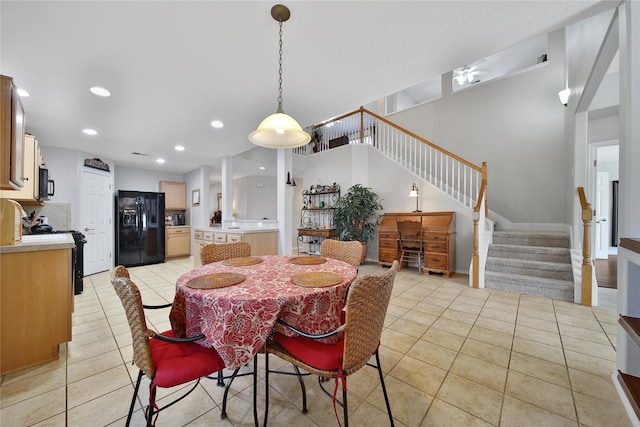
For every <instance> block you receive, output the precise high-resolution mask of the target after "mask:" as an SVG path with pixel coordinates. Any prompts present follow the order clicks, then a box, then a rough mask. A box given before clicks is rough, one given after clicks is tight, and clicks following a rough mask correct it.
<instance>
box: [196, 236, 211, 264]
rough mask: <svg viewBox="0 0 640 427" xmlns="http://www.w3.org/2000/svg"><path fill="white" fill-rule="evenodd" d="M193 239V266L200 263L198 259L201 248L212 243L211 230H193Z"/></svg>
mask: <svg viewBox="0 0 640 427" xmlns="http://www.w3.org/2000/svg"><path fill="white" fill-rule="evenodd" d="M193 239H194V242H195V250H194V251H193V266H194V267H200V266H201V265H202V261H201V260H200V253H201V252H202V248H204V247H205V245H210V244H212V243H214V241H213V231H201V230H195V231H194V232H193Z"/></svg>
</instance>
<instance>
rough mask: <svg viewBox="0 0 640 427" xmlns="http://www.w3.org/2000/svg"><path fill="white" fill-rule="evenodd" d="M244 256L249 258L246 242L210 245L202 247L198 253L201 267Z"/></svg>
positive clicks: (249, 247) (248, 247)
mask: <svg viewBox="0 0 640 427" xmlns="http://www.w3.org/2000/svg"><path fill="white" fill-rule="evenodd" d="M245 256H251V245H250V244H249V243H247V242H236V243H221V244H215V243H211V244H208V245H206V246H205V247H203V248H202V251H201V252H200V260H201V261H202V265H205V264H211V263H212V262H218V261H224V260H225V259H231V258H238V257H245Z"/></svg>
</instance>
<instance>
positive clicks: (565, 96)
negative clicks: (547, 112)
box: [558, 88, 571, 107]
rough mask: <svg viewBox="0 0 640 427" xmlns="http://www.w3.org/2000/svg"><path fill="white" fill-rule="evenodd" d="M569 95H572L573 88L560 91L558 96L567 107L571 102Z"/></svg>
mask: <svg viewBox="0 0 640 427" xmlns="http://www.w3.org/2000/svg"><path fill="white" fill-rule="evenodd" d="M569 96H571V89H569V88H567V89H563V90H561V91H560V92H558V98H560V102H562V105H564V106H565V107H566V106H567V105H568V104H569Z"/></svg>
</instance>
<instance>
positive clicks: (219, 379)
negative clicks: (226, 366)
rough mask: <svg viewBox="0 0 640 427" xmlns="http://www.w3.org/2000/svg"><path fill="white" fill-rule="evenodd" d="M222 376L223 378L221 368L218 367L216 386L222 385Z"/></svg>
mask: <svg viewBox="0 0 640 427" xmlns="http://www.w3.org/2000/svg"><path fill="white" fill-rule="evenodd" d="M223 378H224V374H223V372H222V369H220V370H219V371H218V382H217V383H216V385H217V386H218V387H224V381H223Z"/></svg>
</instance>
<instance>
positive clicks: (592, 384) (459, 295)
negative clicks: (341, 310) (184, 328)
mask: <svg viewBox="0 0 640 427" xmlns="http://www.w3.org/2000/svg"><path fill="white" fill-rule="evenodd" d="M189 269H191V261H190V260H188V259H183V260H177V261H171V262H168V263H165V264H158V265H152V266H146V267H136V268H132V269H130V271H131V273H132V279H133V280H134V282H135V283H136V284H137V285H138V286H139V287H140V289H141V291H142V294H143V300H144V302H145V303H147V304H158V303H162V302H164V301H171V300H172V299H173V293H174V283H175V281H176V279H177V278H178V277H179V276H180V275H181V274H183V273H185V272H186V271H188V270H189ZM381 271H382V269H379V268H378V267H377V266H375V265H363V266H361V268H360V274H364V273H377V272H381ZM109 280H110V273H109V272H105V273H100V274H96V275H93V276H89V277H86V278H85V290H84V293H83V294H82V295H79V296H76V297H75V312H74V314H73V340H72V341H71V342H70V343H68V344H66V345H63V346H61V347H62V348H61V356H60V359H59V360H57V361H54V362H51V363H47V364H44V365H41V366H38V367H35V368H31V369H26V370H23V371H21V372H18V373H13V374H9V375H5V376H4V377H2V379H1V387H0V397H1V400H0V402H1V405H0V406H1V409H0V425H2V426H27V425H29V426H30V425H37V426H64V425H68V426H100V425H117V426H120V425H123V424H124V420H125V417H126V414H127V410H128V406H129V402H130V398H131V395H132V393H133V385H132V381H135V378H136V375H137V368H136V367H135V366H132V365H131V359H132V348H131V338H130V334H129V328H128V325H127V322H126V319H125V316H124V311H123V309H122V306H121V304H120V301H119V300H118V298H117V297H116V295H115V292H114V290H113V288H112V287H111V284H110V281H109ZM467 281H468V277H467V276H464V275H455V276H454V277H453V278H451V279H443V278H442V277H441V276H439V275H431V276H419V275H418V274H416V270H415V269H405V270H402V271H401V272H400V273H399V274H398V276H397V278H396V282H395V285H394V290H393V295H392V300H391V303H390V306H389V309H388V312H387V317H386V322H385V330H384V332H383V335H382V346H381V348H380V354H381V358H382V365H383V370H384V371H385V373H386V380H385V381H386V384H387V387H388V391H389V393H390V396H391V405H392V410H393V415H394V419H395V424H396V425H398V426H492V425H495V426H498V425H499V426H592V427H595V426H628V425H631V424H630V422H629V420H628V418H627V415H626V413H625V411H624V409H623V407H622V404H621V403H620V400H619V399H618V396H617V393H616V391H615V389H614V386H613V383H612V380H611V373H612V372H613V371H614V368H615V342H616V329H617V327H616V322H617V313H616V310H615V308H607V307H594V308H586V307H582V306H579V305H575V304H572V303H568V302H563V301H555V300H551V299H547V298H539V297H531V296H525V295H519V294H513V293H509V292H501V291H495V290H493V291H492V290H486V289H471V288H469V287H468V286H467ZM608 298H609V302H610V301H615V295H613V296H612V295H611V293H609V295H608ZM605 300H606V298H605V299H602V298H601V303H602V302H604V301H605ZM149 316H150V317H149V319H148V320H149V324H150V327H153V328H155V329H157V330H161V331H164V330H167V329H169V327H170V326H169V320H168V311H167V310H164V311H163V312H161V313H152V314H149ZM270 360H271V365H272V367H273V366H274V365H275V366H278V365H279V364H282V363H281V362H279V361H278V359H277V358H275V357H273V356H272V357H271V359H270ZM263 362H264V360H260V361H259V370H258V371H259V373H260V377H262V376H263V369H260V367H262V368H263V367H264V363H263ZM283 367H286V366H283ZM243 369H247V370H248V369H249V368H248V367H247V368H243ZM250 378H251V377H244V378H238V379H237V380H236V381H235V382H234V384H233V388H232V394H233V395H232V396H231V397H230V399H229V402H228V403H229V407H228V415H229V418H228V419H227V420H221V419H220V405H221V403H222V389H221V388H219V387H217V386H216V385H215V381H212V380H206V379H205V380H203V381H202V382H201V384H200V385H199V386H198V388H197V390H196V391H195V392H194V393H193V394H191V395H190V396H189V397H188V398H187V399H186V400H184V401H182V402H180V403H178V404H177V405H176V406H173V407H171V408H170V409H168V410H167V411H165V412H163V413H161V414H160V417H159V419H158V425H160V426H162V425H165V426H181V425H189V426H198V425H205V424H206V425H229V426H240V425H252V423H253V420H252V408H251V379H250ZM306 384H307V389H308V390H307V392H308V397H309V405H308V406H309V412H308V414H307V415H303V414H302V413H301V411H300V407H301V399H300V390H299V386H298V384H297V381H296V379H295V378H294V377H289V376H282V375H273V376H272V377H271V385H272V390H271V392H270V396H271V398H270V407H269V423H270V424H271V425H273V426H327V425H337V421H336V418H335V414H334V412H333V407H332V404H331V400H330V399H328V398H326V397H325V396H324V395H321V393H320V390H319V387H318V385H317V381H314V380H312V379H311V378H307V380H306ZM348 384H349V396H350V399H349V408H350V421H351V424H352V425H354V426H381V425H387V424H388V419H387V415H386V412H385V409H384V408H385V406H384V400H383V398H382V393H381V390H380V386H379V381H378V379H377V374H376V371H375V369H372V368H368V367H364V368H363V369H361V370H360V371H359V372H357V373H356V374H354V375H352V376H351V377H349V383H348ZM332 385H333V384H332V383H330V387H331V386H332ZM259 386H260V387H261V388H260V390H263V386H264V383H263V382H262V380H261V381H260V383H259ZM143 388H144V386H143ZM175 392H176V390H161V391H160V392H159V399H160V400H161V401H162V399H163V398H166V397H167V396H168V395H170V394H172V393H175ZM141 394H142V395H143V399H144V395H146V392H145V390H143V391H142V392H141ZM260 394H261V395H262V393H260ZM338 409H339V408H338ZM258 410H259V413H260V414H262V413H263V410H264V400H263V399H262V400H261V401H260V402H259V405H258ZM132 424H133V425H143V424H144V420H143V416H142V413H141V410H140V406H138V407H137V411H136V413H135V414H134V420H133V423H132Z"/></svg>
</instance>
